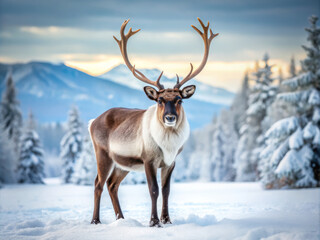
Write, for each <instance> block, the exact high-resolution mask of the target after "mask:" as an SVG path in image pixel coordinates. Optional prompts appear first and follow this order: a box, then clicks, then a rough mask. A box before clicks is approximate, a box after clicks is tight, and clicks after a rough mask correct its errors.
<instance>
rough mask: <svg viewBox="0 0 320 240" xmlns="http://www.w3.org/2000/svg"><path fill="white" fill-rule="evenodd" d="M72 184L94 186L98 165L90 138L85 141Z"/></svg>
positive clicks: (87, 137)
mask: <svg viewBox="0 0 320 240" xmlns="http://www.w3.org/2000/svg"><path fill="white" fill-rule="evenodd" d="M74 169H75V172H74V175H73V179H72V182H73V183H75V184H79V185H93V184H94V179H95V177H96V176H97V163H96V158H95V153H94V149H93V145H92V142H91V139H90V136H86V137H85V138H84V140H83V150H82V152H81V153H80V155H79V159H78V160H77V162H76V164H75V168H74Z"/></svg>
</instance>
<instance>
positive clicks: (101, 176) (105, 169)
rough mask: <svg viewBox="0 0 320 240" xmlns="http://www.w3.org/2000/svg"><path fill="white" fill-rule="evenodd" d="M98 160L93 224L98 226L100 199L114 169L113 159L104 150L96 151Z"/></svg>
mask: <svg viewBox="0 0 320 240" xmlns="http://www.w3.org/2000/svg"><path fill="white" fill-rule="evenodd" d="M96 158H97V164H98V175H97V177H96V180H95V183H94V210H93V216H92V221H91V223H94V224H98V223H101V222H100V217H99V214H100V199H101V194H102V191H103V185H104V183H105V182H106V180H107V177H108V175H109V172H110V169H111V168H112V167H113V162H112V159H111V158H110V157H109V156H108V153H107V152H106V151H104V150H103V149H97V150H96Z"/></svg>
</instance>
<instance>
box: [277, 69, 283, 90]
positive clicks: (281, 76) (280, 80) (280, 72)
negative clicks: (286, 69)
mask: <svg viewBox="0 0 320 240" xmlns="http://www.w3.org/2000/svg"><path fill="white" fill-rule="evenodd" d="M278 79H279V86H280V85H281V83H282V81H283V73H282V68H281V67H280V68H279V77H278Z"/></svg>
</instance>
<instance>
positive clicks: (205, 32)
mask: <svg viewBox="0 0 320 240" xmlns="http://www.w3.org/2000/svg"><path fill="white" fill-rule="evenodd" d="M198 21H199V22H200V24H201V26H202V29H203V32H201V31H200V30H199V29H198V28H196V27H195V26H193V25H191V27H193V29H194V30H196V31H197V32H198V33H199V34H200V36H201V37H202V39H203V41H204V56H203V59H202V62H201V64H200V65H199V67H198V68H197V69H196V70H195V71H194V72H193V66H192V63H190V65H191V70H190V72H189V73H188V75H187V76H186V77H185V78H184V79H183V80H182V81H181V82H179V77H178V75H177V84H176V85H175V86H174V88H178V89H179V88H180V87H181V86H182V85H183V84H185V83H186V82H187V81H189V80H190V79H192V78H194V77H195V76H197V75H198V74H199V73H200V72H201V71H202V69H203V68H204V66H205V65H206V63H207V60H208V56H209V48H210V44H211V41H212V39H214V38H215V37H216V36H218V35H219V33H217V34H213V32H212V30H211V29H210V37H209V38H208V30H209V22H208V25H207V26H205V25H204V24H203V22H202V21H201V20H200V18H198Z"/></svg>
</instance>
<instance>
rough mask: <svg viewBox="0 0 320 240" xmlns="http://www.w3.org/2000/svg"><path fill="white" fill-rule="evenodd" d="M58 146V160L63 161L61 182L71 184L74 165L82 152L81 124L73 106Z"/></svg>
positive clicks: (76, 110)
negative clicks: (59, 150)
mask: <svg viewBox="0 0 320 240" xmlns="http://www.w3.org/2000/svg"><path fill="white" fill-rule="evenodd" d="M60 146H61V152H60V158H61V159H62V161H63V166H62V180H63V182H64V183H71V182H72V177H73V174H74V167H75V163H76V162H77V161H78V159H79V156H80V153H81V151H82V135H81V122H80V118H79V113H78V109H77V108H76V107H75V106H73V107H72V108H71V110H70V111H69V118H68V124H67V133H66V134H65V135H64V136H63V138H62V140H61V143H60Z"/></svg>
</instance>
